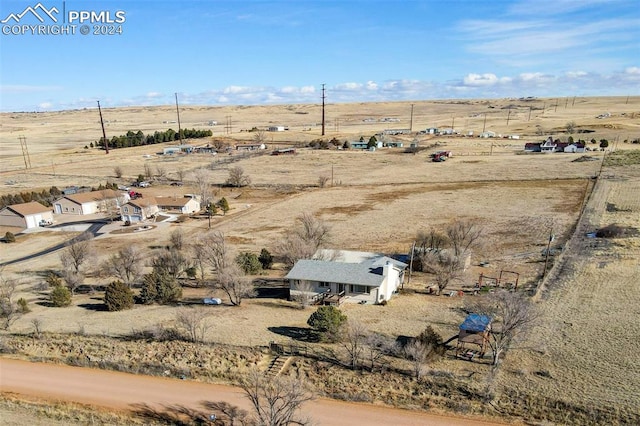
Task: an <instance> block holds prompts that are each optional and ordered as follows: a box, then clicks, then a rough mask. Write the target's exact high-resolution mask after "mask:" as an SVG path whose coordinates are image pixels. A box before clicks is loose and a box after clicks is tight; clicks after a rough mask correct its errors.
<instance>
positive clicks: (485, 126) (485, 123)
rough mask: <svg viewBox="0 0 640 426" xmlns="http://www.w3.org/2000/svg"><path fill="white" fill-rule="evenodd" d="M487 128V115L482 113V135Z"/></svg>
mask: <svg viewBox="0 0 640 426" xmlns="http://www.w3.org/2000/svg"><path fill="white" fill-rule="evenodd" d="M486 128H487V113H486V112H485V113H484V124H483V125H482V133H484V131H485V129H486Z"/></svg>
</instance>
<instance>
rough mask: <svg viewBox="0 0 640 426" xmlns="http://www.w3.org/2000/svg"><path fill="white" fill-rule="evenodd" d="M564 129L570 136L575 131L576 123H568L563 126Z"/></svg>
mask: <svg viewBox="0 0 640 426" xmlns="http://www.w3.org/2000/svg"><path fill="white" fill-rule="evenodd" d="M565 127H566V129H567V133H569V134H570V135H572V134H573V132H575V130H576V122H575V121H569V122H567V124H566V125H565Z"/></svg>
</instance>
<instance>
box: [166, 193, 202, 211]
mask: <svg viewBox="0 0 640 426" xmlns="http://www.w3.org/2000/svg"><path fill="white" fill-rule="evenodd" d="M155 200H156V205H157V206H158V209H159V210H164V211H169V212H177V213H180V214H191V213H196V212H199V211H200V202H199V201H198V200H197V199H196V198H195V197H191V196H188V195H184V196H182V197H155Z"/></svg>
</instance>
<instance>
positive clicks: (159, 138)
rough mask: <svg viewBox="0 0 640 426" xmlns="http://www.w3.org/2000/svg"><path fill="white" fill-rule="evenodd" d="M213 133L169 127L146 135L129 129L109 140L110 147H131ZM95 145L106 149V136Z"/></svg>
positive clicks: (197, 137) (211, 133) (198, 137)
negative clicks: (176, 129)
mask: <svg viewBox="0 0 640 426" xmlns="http://www.w3.org/2000/svg"><path fill="white" fill-rule="evenodd" d="M212 135H213V132H212V131H211V130H199V129H180V132H176V131H175V130H173V129H167V130H165V131H164V132H159V131H156V132H154V133H153V134H148V135H145V134H144V133H143V132H142V130H138V131H137V132H134V131H132V130H129V131H128V132H127V133H126V134H124V135H120V136H114V137H112V138H111V139H110V140H109V148H110V149H118V148H130V147H132V146H142V145H153V144H157V143H163V142H173V141H178V140H182V139H201V138H206V137H209V136H212ZM90 146H91V148H93V147H94V144H93V143H92V144H91V145H90ZM95 147H97V148H101V149H104V138H100V140H99V141H97V142H96V143H95Z"/></svg>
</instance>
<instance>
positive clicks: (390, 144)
mask: <svg viewBox="0 0 640 426" xmlns="http://www.w3.org/2000/svg"><path fill="white" fill-rule="evenodd" d="M385 146H388V147H389V148H402V147H403V146H404V142H401V141H392V142H387V143H386V144H385Z"/></svg>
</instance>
